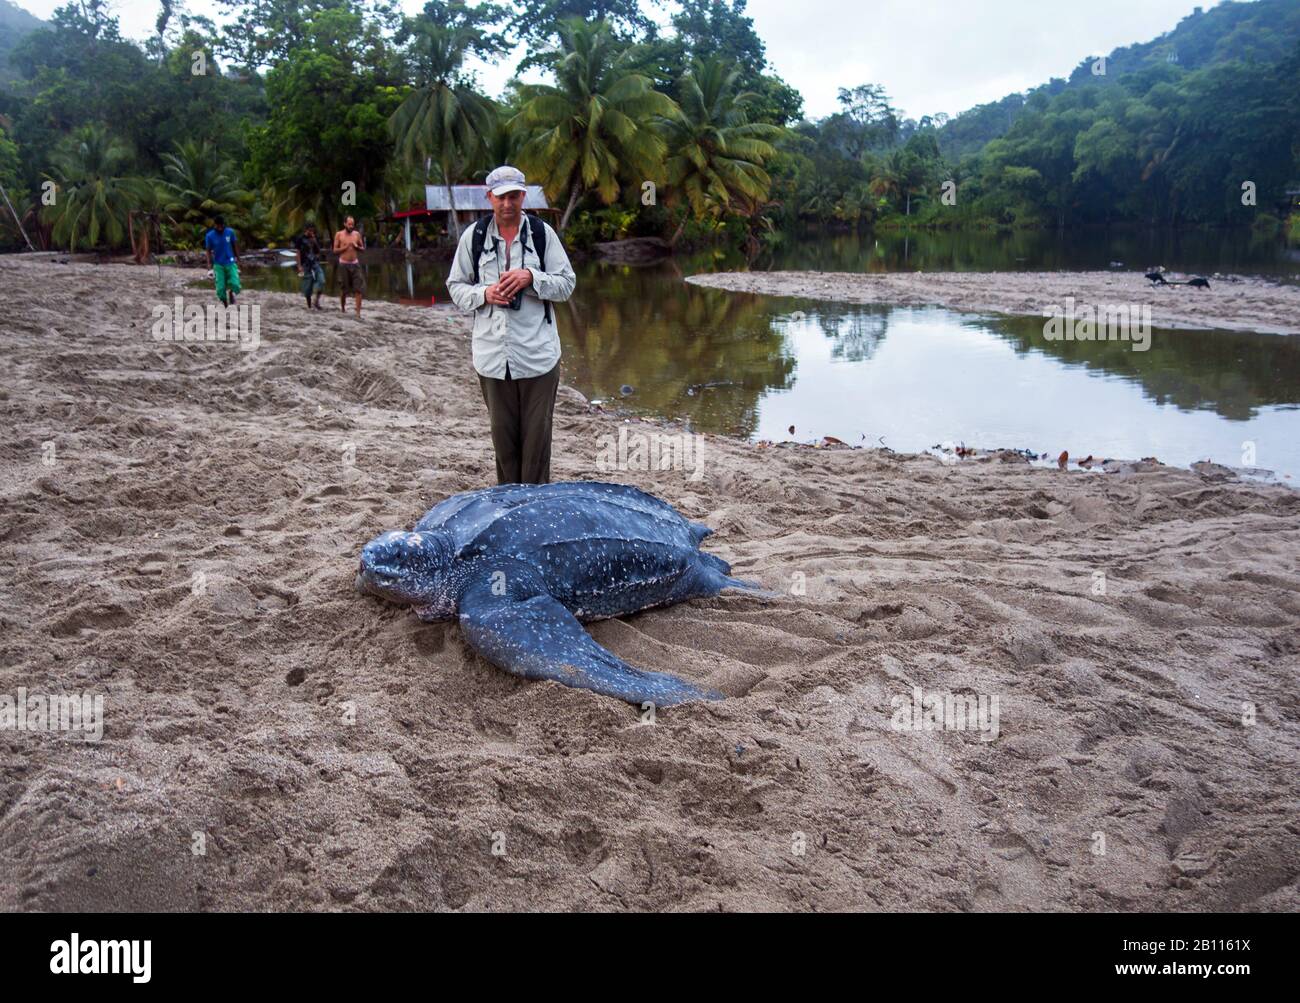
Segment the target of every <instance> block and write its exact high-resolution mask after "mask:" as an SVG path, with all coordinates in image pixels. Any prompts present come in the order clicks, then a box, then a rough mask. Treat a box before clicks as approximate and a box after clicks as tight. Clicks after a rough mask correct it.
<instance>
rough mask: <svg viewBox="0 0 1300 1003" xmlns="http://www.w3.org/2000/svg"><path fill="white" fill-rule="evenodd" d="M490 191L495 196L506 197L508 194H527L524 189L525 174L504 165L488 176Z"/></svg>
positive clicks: (516, 168) (515, 168)
mask: <svg viewBox="0 0 1300 1003" xmlns="http://www.w3.org/2000/svg"><path fill="white" fill-rule="evenodd" d="M487 186H488V191H490V192H491V193H492V194H493V195H504V194H505V193H506V192H526V191H527V190H528V189H527V188H525V187H524V172H523V171H521V170H520V169H519V168H518V167H511V166H510V165H509V164H502V165H501V166H500V167H498V168H497V169H496V170H494V171H493V172H492V173H491V174H489V175H488V176H487Z"/></svg>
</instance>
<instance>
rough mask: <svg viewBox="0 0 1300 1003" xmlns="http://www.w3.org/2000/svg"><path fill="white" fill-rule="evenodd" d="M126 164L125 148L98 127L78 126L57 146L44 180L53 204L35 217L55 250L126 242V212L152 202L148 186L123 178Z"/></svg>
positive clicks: (128, 157)
mask: <svg viewBox="0 0 1300 1003" xmlns="http://www.w3.org/2000/svg"><path fill="white" fill-rule="evenodd" d="M132 159H133V158H132V155H131V150H130V148H129V147H128V146H127V145H126V144H125V143H123V142H122V141H121V140H119V139H117V138H115V137H113V136H112V135H110V134H109V132H108V130H107V129H106V128H105V127H104V126H102V125H99V124H98V123H94V124H90V125H84V126H82V127H81V128H79V129H77V130H76V131H75V132H73V133H72V134H71V135H70V136H69V137H68V138H67V139H66V140H65V141H64V142H63V144H62V145H61V146H60V148H59V149H58V150H57V151H56V152H55V154H54V156H53V157H52V158H51V161H52V163H51V166H52V170H51V171H50V172H49V173H47V174H45V175H44V176H45V178H46V179H47V180H49V181H52V182H54V185H55V198H54V204H53V205H48V206H45V207H44V209H43V210H42V214H41V215H42V217H43V218H44V220H45V221H46V222H47V223H49V224H50V225H51V227H52V237H53V239H54V241H55V243H56V244H66V245H67V246H68V248H69V249H70V250H73V251H75V250H76V249H77V244H78V243H83V242H84V243H85V244H87V245H89V246H90V247H95V246H97V245H99V244H100V243H101V242H102V243H104V244H107V245H108V246H110V247H116V246H120V245H122V244H123V243H125V242H126V236H127V220H128V218H129V214H130V211H131V208H132V207H133V206H134V205H135V204H137V203H148V202H150V201H152V199H151V197H150V193H149V192H147V191H146V190H145V189H147V188H148V182H146V181H143V180H141V179H140V178H136V177H129V176H127V174H126V168H127V167H128V166H129V165H130V164H131V162H132Z"/></svg>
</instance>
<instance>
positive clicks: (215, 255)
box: [203, 216, 243, 306]
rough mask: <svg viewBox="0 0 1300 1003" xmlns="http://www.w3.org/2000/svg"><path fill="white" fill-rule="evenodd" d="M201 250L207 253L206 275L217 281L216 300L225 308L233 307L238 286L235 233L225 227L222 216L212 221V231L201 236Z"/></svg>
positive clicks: (238, 290) (237, 249)
mask: <svg viewBox="0 0 1300 1003" xmlns="http://www.w3.org/2000/svg"><path fill="white" fill-rule="evenodd" d="M203 249H204V250H205V251H207V252H208V274H209V275H211V276H214V277H215V278H216V280H217V299H219V300H221V302H222V303H224V304H225V305H226V306H234V305H235V296H236V295H237V294H238V293H240V292H242V291H243V290H242V289H241V288H240V285H239V248H238V246H237V245H236V244H235V231H234V230H232V229H230V228H229V227H228V226H226V219H225V217H224V216H218V217H217V218H216V219H214V220H213V221H212V229H210V230H208V232H207V233H205V234H204V235H203Z"/></svg>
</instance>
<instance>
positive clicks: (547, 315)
mask: <svg viewBox="0 0 1300 1003" xmlns="http://www.w3.org/2000/svg"><path fill="white" fill-rule="evenodd" d="M487 189H488V191H487V200H488V203H489V204H490V205H491V206H492V215H491V216H485V217H483V218H482V219H480V220H479V221H478V222H477V223H475V224H474V226H472V227H470V228H469V229H468V230H466V231H465V232H464V233H463V234H461V238H460V244H459V245H458V246H457V248H456V259H455V261H454V262H453V263H452V268H451V274H450V275H449V276H448V277H447V289H448V290H449V291H450V292H451V298H452V300H453V301H455V303H456V305H457V306H458V307H460V308H461V309H462V310H467V311H470V310H472V311H473V312H474V336H473V341H472V346H473V354H474V369H475V370H476V371H477V372H478V381H479V387H480V389H481V390H482V391H483V401H484V403H486V404H487V409H488V418H489V421H490V423H491V427H492V448H493V450H494V452H495V453H496V461H497V483H498V484H546V483H548V482H549V481H550V479H551V416H552V415H553V414H554V411H555V392H556V390H558V389H559V385H560V336H559V334H558V333H557V330H556V324H555V321H556V316H555V311H554V310H553V309H552V307H551V304H552V303H562V302H564V301H565V300H567V299H568V298H569V297H570V296H571V295H572V294H573V287H574V285H575V284H576V283H577V276H575V275H574V274H573V266H572V265H570V264H569V256H568V254H566V253H565V250H564V245H563V244H562V243H560V238H559V235H558V234H556V232H555V231H554V230H553V229H552V228H551V226H550V224H549V223H546V222H545V221H544V220H542V219H540V218H539V217H537V216H534V215H531V214H525V213H524V211H523V204H524V190H525V189H524V175H523V172H522V171H520V170H519V169H518V168H515V167H510V166H508V165H507V166H502V167H498V168H497V169H496V170H494V171H493V172H492V173H491V174H489V175H488V176H487Z"/></svg>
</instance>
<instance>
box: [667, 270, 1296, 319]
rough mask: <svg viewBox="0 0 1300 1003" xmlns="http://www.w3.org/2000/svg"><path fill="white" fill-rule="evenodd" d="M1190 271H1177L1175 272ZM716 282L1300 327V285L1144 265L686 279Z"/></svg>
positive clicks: (1031, 310) (976, 308) (994, 307)
mask: <svg viewBox="0 0 1300 1003" xmlns="http://www.w3.org/2000/svg"><path fill="white" fill-rule="evenodd" d="M1181 278H1183V276H1174V275H1172V274H1171V275H1170V279H1171V280H1172V279H1181ZM686 281H687V282H693V283H695V284H696V285H700V286H709V287H711V288H713V289H730V290H732V291H734V292H747V293H762V294H764V295H768V296H799V297H808V298H811V299H820V300H835V301H838V302H842V303H890V304H894V305H897V306H943V307H948V308H950V309H953V310H966V311H970V312H972V313H1000V314H1008V315H1010V316H1027V317H1042V316H1044V312H1043V311H1044V310H1049V311H1057V312H1060V311H1064V309H1065V304H1066V298H1067V297H1072V298H1073V299H1074V300H1075V302H1076V303H1078V304H1079V305H1080V306H1082V305H1085V304H1089V305H1092V306H1094V307H1096V306H1098V305H1102V304H1108V305H1109V304H1113V305H1125V306H1137V307H1146V306H1149V307H1150V308H1151V324H1152V326H1153V327H1157V328H1172V329H1179V328H1182V329H1195V330H1219V331H1254V332H1256V333H1259V334H1300V285H1280V284H1278V283H1276V282H1269V281H1267V280H1265V279H1259V278H1251V277H1240V276H1232V277H1231V278H1230V279H1218V278H1214V277H1211V278H1210V279H1209V282H1210V288H1209V289H1194V288H1190V287H1187V286H1164V287H1161V286H1153V285H1152V284H1151V283H1150V282H1148V281H1147V280H1146V279H1145V278H1143V275H1142V273H1141V272H1133V271H1118V270H1117V271H1111V272H930V273H925V272H891V273H888V274H872V275H864V274H862V273H861V272H720V273H717V274H709V275H691V276H688V277H687V279H686Z"/></svg>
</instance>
